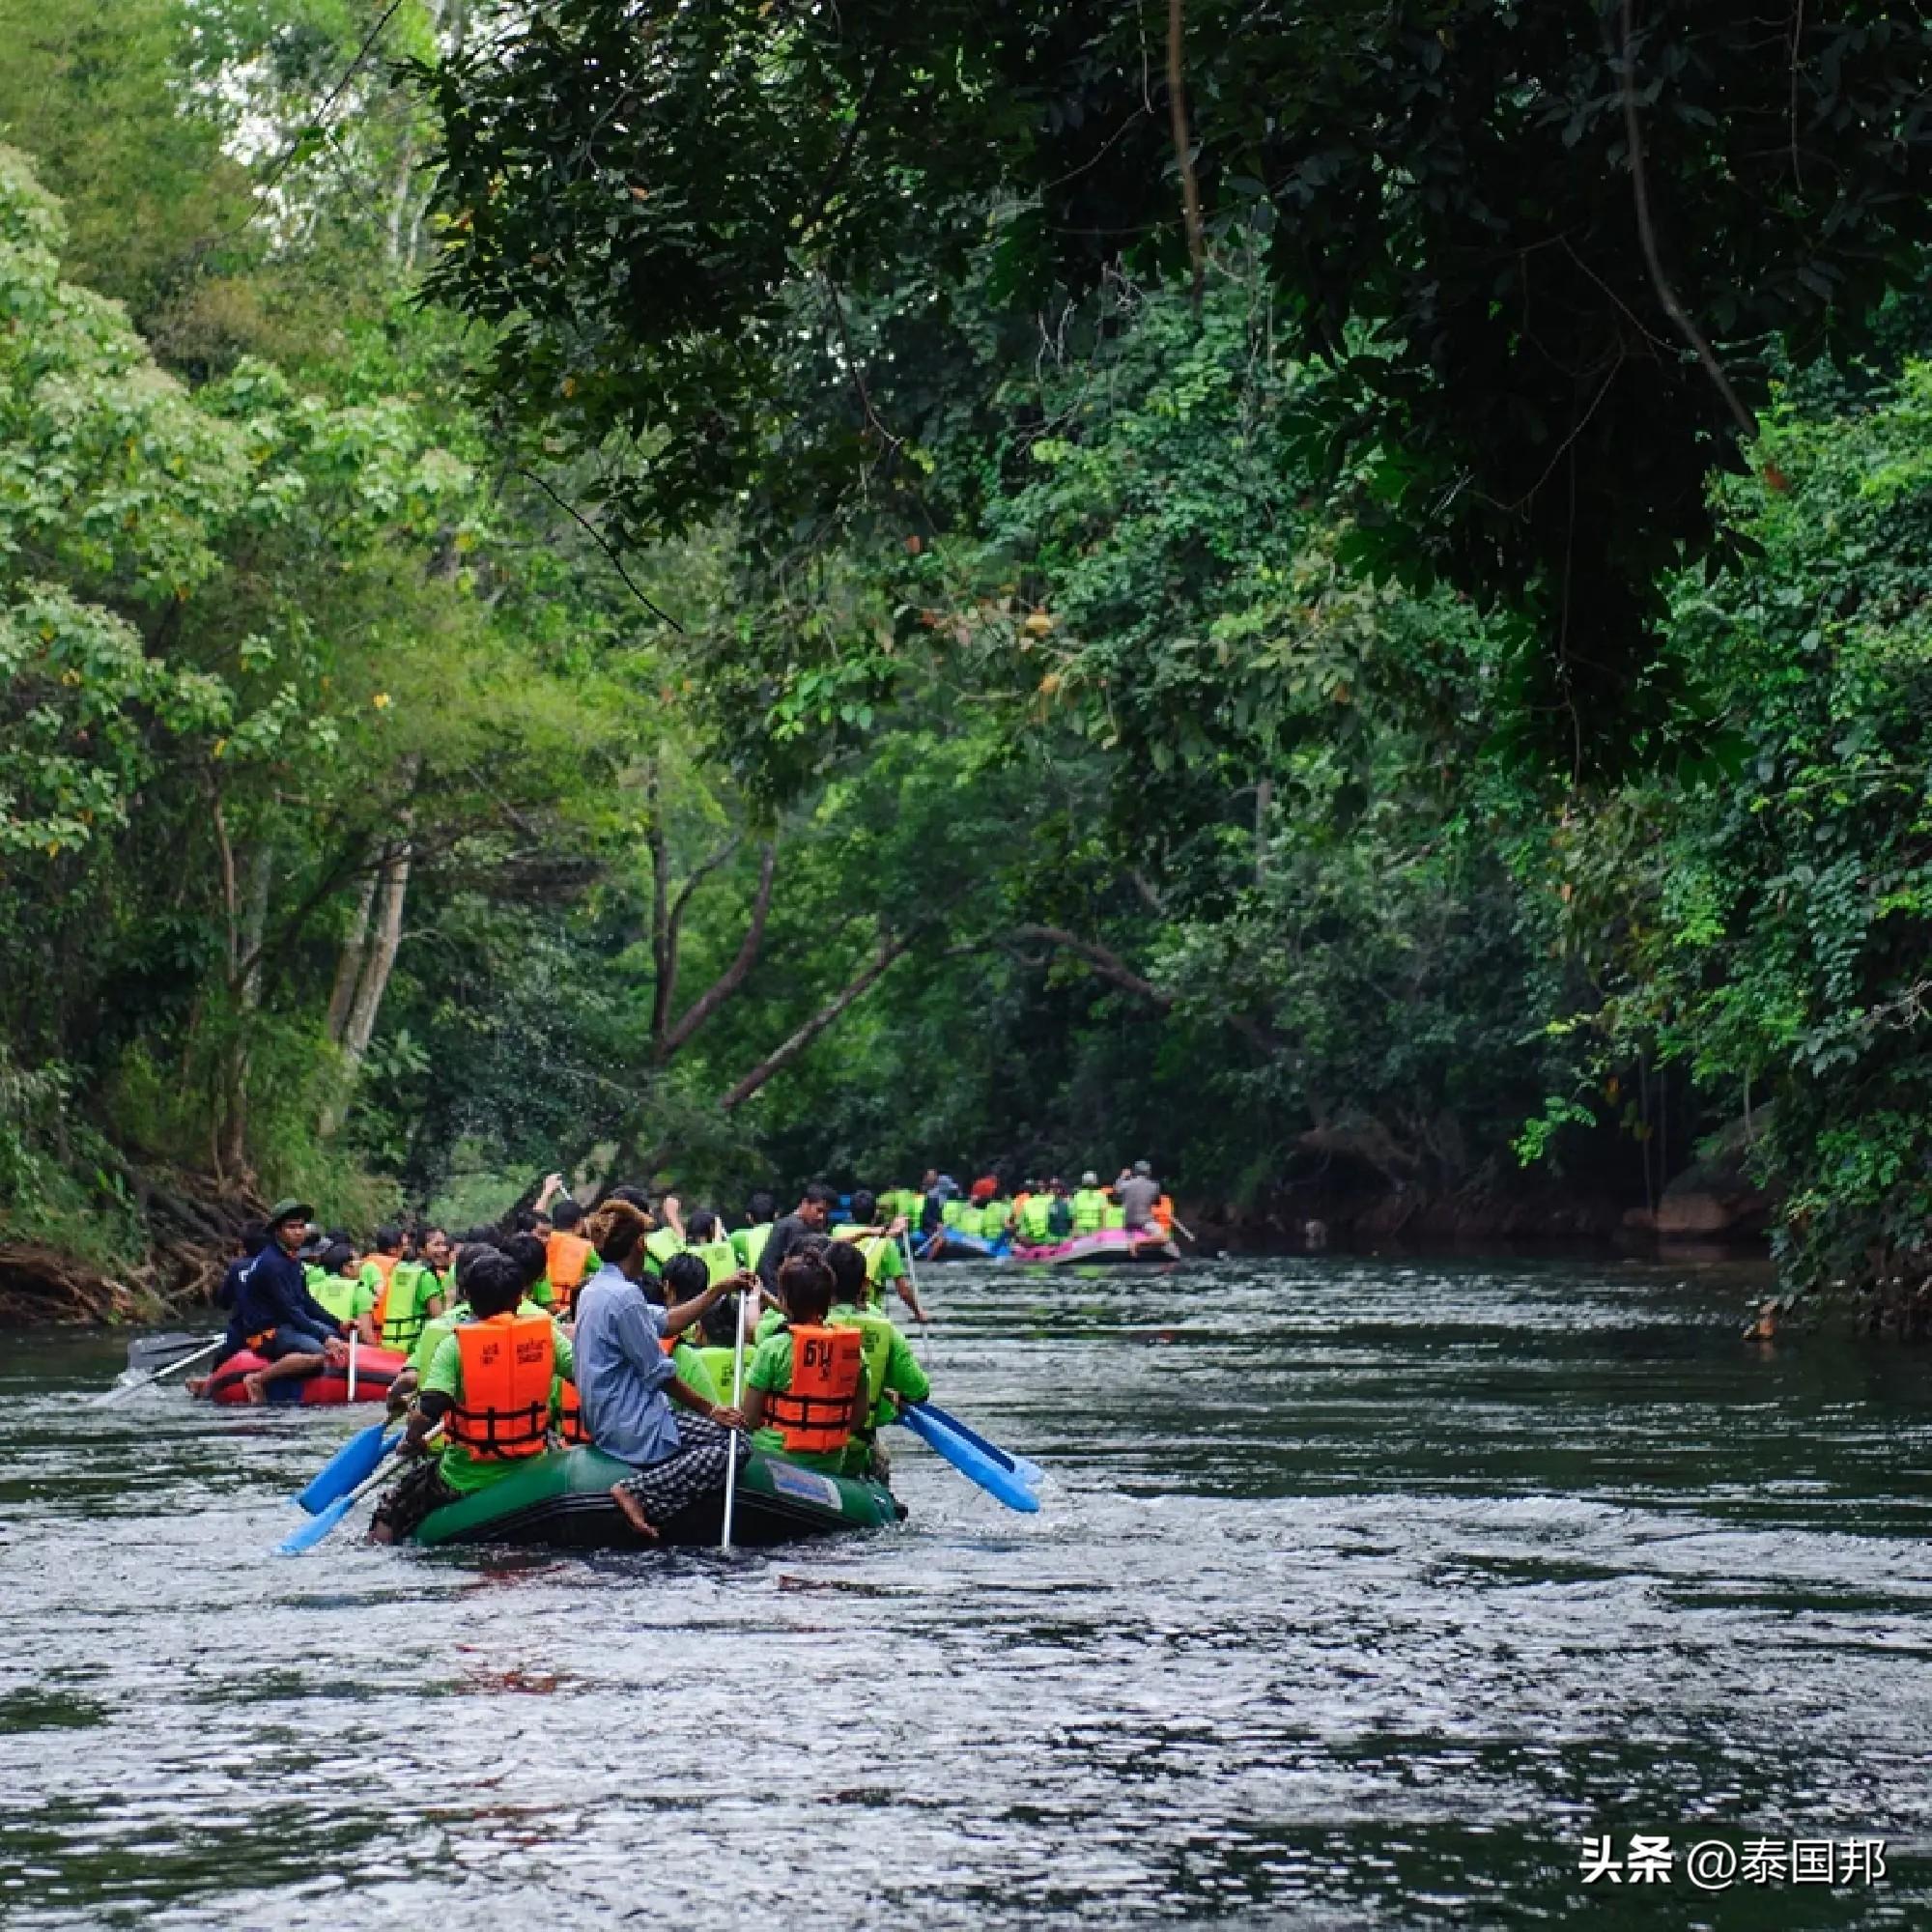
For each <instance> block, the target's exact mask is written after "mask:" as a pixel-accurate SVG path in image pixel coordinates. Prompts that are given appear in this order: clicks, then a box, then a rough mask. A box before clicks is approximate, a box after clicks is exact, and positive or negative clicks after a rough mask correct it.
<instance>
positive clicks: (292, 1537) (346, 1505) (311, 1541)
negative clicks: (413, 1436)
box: [275, 1431, 402, 1556]
mask: <svg viewBox="0 0 1932 1932" xmlns="http://www.w3.org/2000/svg"><path fill="white" fill-rule="evenodd" d="M401 1440H402V1434H401V1432H400V1431H398V1432H397V1434H396V1435H395V1437H394V1438H393V1439H392V1440H391V1441H390V1442H389V1443H388V1444H387V1445H386V1446H385V1447H384V1451H383V1458H384V1461H385V1462H386V1461H387V1459H388V1455H389V1451H390V1449H393V1448H394V1446H395V1444H396V1443H397V1442H400V1441H401ZM383 1475H384V1470H383V1466H382V1463H378V1464H377V1465H376V1467H375V1468H374V1469H373V1470H372V1471H371V1472H370V1473H369V1474H368V1475H367V1476H365V1477H364V1478H363V1480H362V1481H361V1482H359V1483H357V1484H356V1486H355V1488H354V1489H353V1490H351V1491H350V1492H348V1494H347V1495H340V1496H337V1497H336V1499H335V1500H334V1501H333V1502H332V1503H330V1504H329V1505H328V1507H327V1509H326V1510H324V1511H323V1512H322V1513H321V1515H319V1516H313V1517H311V1518H310V1519H309V1520H308V1521H306V1522H303V1523H298V1524H297V1525H296V1527H295V1528H294V1529H292V1530H290V1531H289V1533H288V1534H287V1535H286V1536H285V1537H283V1538H282V1540H281V1542H279V1543H278V1544H276V1545H275V1554H276V1555H277V1556H302V1555H306V1554H307V1552H308V1551H309V1550H311V1549H313V1548H315V1546H316V1545H317V1544H318V1543H320V1542H322V1541H323V1540H324V1538H326V1537H327V1536H328V1535H330V1534H331V1533H332V1532H333V1530H334V1528H335V1526H336V1524H337V1523H339V1522H340V1521H341V1520H342V1519H343V1518H344V1517H346V1516H347V1515H348V1514H349V1512H350V1510H351V1509H352V1508H353V1507H354V1506H355V1504H356V1503H357V1502H358V1501H360V1499H361V1498H362V1497H363V1496H364V1495H365V1494H367V1492H369V1491H371V1490H373V1489H374V1488H375V1487H376V1485H377V1484H378V1483H380V1482H381V1481H382V1480H383Z"/></svg>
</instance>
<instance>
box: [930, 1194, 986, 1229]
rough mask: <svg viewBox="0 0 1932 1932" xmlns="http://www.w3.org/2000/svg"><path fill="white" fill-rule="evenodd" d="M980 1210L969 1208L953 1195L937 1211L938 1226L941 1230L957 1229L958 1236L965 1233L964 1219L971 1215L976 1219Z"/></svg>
mask: <svg viewBox="0 0 1932 1932" xmlns="http://www.w3.org/2000/svg"><path fill="white" fill-rule="evenodd" d="M979 1212H980V1210H979V1209H978V1208H973V1207H969V1206H968V1205H967V1204H966V1203H965V1202H964V1201H962V1200H960V1199H959V1197H958V1196H957V1195H956V1194H955V1195H953V1196H952V1198H951V1199H949V1200H948V1201H947V1202H946V1204H945V1205H944V1206H943V1207H942V1208H940V1210H939V1225H940V1226H941V1227H942V1228H953V1229H957V1230H958V1232H959V1233H960V1234H962V1235H963V1234H965V1233H966V1232H967V1228H966V1217H967V1215H969V1214H971V1215H973V1216H974V1217H975V1218H976V1219H977V1217H978V1215H979Z"/></svg>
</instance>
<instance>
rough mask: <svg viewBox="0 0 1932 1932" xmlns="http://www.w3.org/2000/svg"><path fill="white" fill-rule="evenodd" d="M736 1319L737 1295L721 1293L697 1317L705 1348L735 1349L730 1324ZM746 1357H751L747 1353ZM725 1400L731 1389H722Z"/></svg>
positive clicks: (734, 1335)
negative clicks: (702, 1331)
mask: <svg viewBox="0 0 1932 1932" xmlns="http://www.w3.org/2000/svg"><path fill="white" fill-rule="evenodd" d="M737 1319H738V1297H737V1296H736V1295H735V1294H726V1295H721V1296H720V1297H719V1298H718V1300H716V1301H714V1302H713V1303H712V1304H711V1306H710V1307H709V1308H707V1309H706V1310H705V1311H704V1313H703V1314H702V1315H701V1316H699V1317H698V1326H699V1327H700V1328H702V1329H703V1330H704V1341H705V1346H706V1347H707V1348H712V1349H735V1348H736V1347H737V1346H738V1336H737V1331H736V1330H735V1329H733V1327H732V1326H731V1324H732V1322H734V1321H737ZM746 1359H747V1360H748V1361H749V1360H750V1359H751V1358H750V1356H749V1354H748V1355H747V1357H746ZM722 1393H723V1394H724V1397H725V1401H726V1402H729V1401H730V1399H731V1391H730V1390H729V1389H725V1390H724V1391H722Z"/></svg>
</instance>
